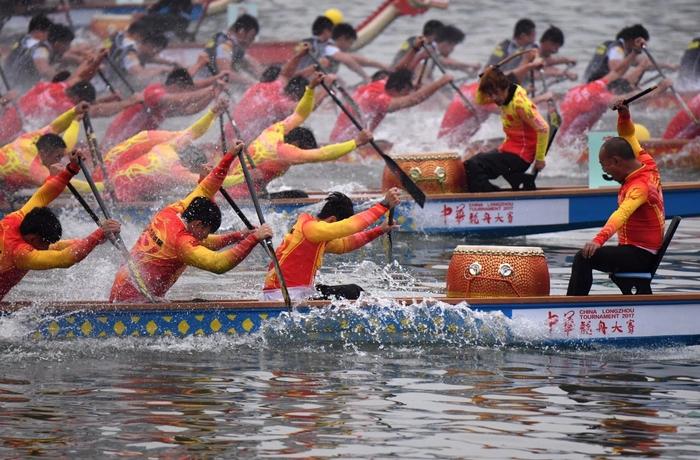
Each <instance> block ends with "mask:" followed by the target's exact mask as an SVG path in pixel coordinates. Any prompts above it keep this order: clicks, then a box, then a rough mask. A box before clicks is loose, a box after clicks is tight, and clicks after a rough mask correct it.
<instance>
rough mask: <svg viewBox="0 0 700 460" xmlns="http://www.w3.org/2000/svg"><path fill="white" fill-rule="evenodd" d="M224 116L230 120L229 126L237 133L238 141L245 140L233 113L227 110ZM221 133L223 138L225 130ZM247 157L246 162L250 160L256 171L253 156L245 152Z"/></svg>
mask: <svg viewBox="0 0 700 460" xmlns="http://www.w3.org/2000/svg"><path fill="white" fill-rule="evenodd" d="M224 114H226V118H228V122H229V124H230V125H231V128H233V132H234V133H236V137H237V138H238V139H240V140H243V134H242V133H241V130H240V128H239V127H238V124H237V123H236V120H234V119H233V117H232V116H231V112H229V110H228V109H226V110H225V111H224ZM220 125H221V126H223V121H222V122H221V123H220ZM221 132H222V136H223V135H224V134H223V132H224V131H223V129H222V130H221ZM224 151H225V150H224ZM245 157H246V160H248V163H250V167H251V168H253V169H255V168H256V166H255V162H254V161H253V157H251V156H250V155H249V154H248V151H246V152H245Z"/></svg>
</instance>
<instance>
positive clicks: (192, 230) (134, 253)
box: [109, 141, 272, 302]
mask: <svg viewBox="0 0 700 460" xmlns="http://www.w3.org/2000/svg"><path fill="white" fill-rule="evenodd" d="M241 149H243V143H242V142H240V141H237V142H236V143H235V144H234V146H233V148H232V149H231V150H230V151H229V152H227V153H226V154H225V155H224V156H223V157H222V158H221V161H219V163H218V165H217V166H216V167H215V168H214V169H213V170H212V171H211V172H210V173H209V174H208V175H207V176H206V177H205V178H204V179H203V180H202V181H201V182H200V183H199V185H197V186H196V187H195V189H194V190H193V191H192V192H191V193H190V194H189V195H187V197H185V198H184V199H183V200H180V201H178V202H175V203H173V204H171V205H169V206H167V207H165V208H164V209H162V210H161V211H159V212H158V213H157V214H156V215H155V216H154V217H153V219H152V220H151V222H150V223H149V224H148V227H146V229H145V230H144V231H143V233H141V236H139V239H138V240H137V241H136V244H135V245H134V247H133V248H132V249H131V257H132V259H133V260H134V262H135V265H136V270H138V272H139V273H140V274H141V276H142V277H143V281H144V283H145V285H146V288H147V289H148V291H149V292H150V294H151V295H152V296H154V297H156V298H160V297H162V296H164V295H165V293H166V292H168V289H170V287H171V286H172V285H173V284H175V282H176V281H177V280H178V278H179V277H180V275H181V274H182V272H183V271H184V270H185V268H187V266H192V267H196V268H199V269H202V270H206V271H209V272H212V273H217V274H222V273H225V272H227V271H229V270H231V269H232V268H234V267H235V266H236V265H238V264H239V263H240V262H241V261H242V260H243V259H245V258H246V256H248V254H249V253H250V251H252V250H253V248H254V247H255V245H256V244H257V243H258V242H259V241H261V240H263V239H265V238H269V237H271V236H272V229H271V228H270V226H269V225H267V224H265V225H262V226H261V227H259V228H257V229H255V230H253V231H243V232H230V233H226V234H222V235H214V234H213V233H214V232H216V231H217V230H218V229H219V226H220V225H221V210H220V209H219V207H218V206H217V204H216V203H215V202H214V201H213V198H214V195H215V194H216V193H217V192H218V190H219V188H220V187H221V183H222V182H223V180H224V178H225V177H226V173H227V172H228V169H229V167H230V166H231V163H232V162H233V160H234V158H235V156H236V154H237V153H238V152H239V151H240V150H241ZM234 243H237V244H236V245H235V246H233V247H230V248H228V249H225V250H223V251H218V250H219V249H223V248H225V247H227V246H230V245H232V244H234ZM109 300H110V302H139V301H145V300H146V299H145V298H144V296H143V294H141V292H140V291H139V289H138V288H137V287H136V286H134V284H133V283H132V281H131V278H130V275H129V270H128V269H127V267H126V265H122V267H120V269H119V271H118V272H117V274H116V277H115V279H114V284H113V285H112V290H111V293H110V295H109Z"/></svg>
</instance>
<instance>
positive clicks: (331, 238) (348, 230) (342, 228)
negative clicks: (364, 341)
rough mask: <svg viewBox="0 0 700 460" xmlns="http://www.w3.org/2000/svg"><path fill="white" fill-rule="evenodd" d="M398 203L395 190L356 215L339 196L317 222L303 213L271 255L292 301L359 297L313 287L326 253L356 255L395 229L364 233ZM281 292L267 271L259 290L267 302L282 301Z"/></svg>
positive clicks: (349, 290)
mask: <svg viewBox="0 0 700 460" xmlns="http://www.w3.org/2000/svg"><path fill="white" fill-rule="evenodd" d="M399 201H400V200H399V189H397V188H392V189H390V190H389V191H388V192H387V193H386V195H385V196H384V199H383V200H382V201H380V202H379V203H376V204H375V205H373V206H372V207H370V208H369V209H367V210H366V211H362V212H358V213H357V214H355V210H354V209H353V204H352V200H350V198H348V197H347V196H346V195H344V194H342V193H340V192H333V193H331V194H330V195H328V197H327V198H326V199H325V202H324V204H323V207H322V208H321V211H320V212H319V213H318V214H317V215H316V217H314V216H312V215H311V214H307V213H303V214H301V215H300V216H299V218H298V219H297V221H296V223H295V224H294V226H293V227H292V229H291V230H290V231H289V233H287V234H286V235H285V237H284V240H283V241H282V244H281V245H280V246H279V247H278V248H277V251H275V252H276V254H277V258H278V259H279V261H280V267H281V269H282V270H281V271H282V276H284V280H285V281H286V285H287V289H288V291H289V295H290V297H291V298H292V299H293V300H300V299H305V298H331V297H340V298H346V299H356V298H358V297H359V295H360V293H361V292H362V288H361V287H359V286H357V285H355V284H348V285H336V286H327V285H316V284H315V278H316V272H317V271H318V269H319V268H321V265H322V264H323V256H324V254H325V253H326V252H328V253H333V254H344V253H347V252H351V251H354V250H355V249H358V248H361V247H362V246H364V245H366V244H367V243H369V242H371V241H372V240H374V239H376V238H378V237H380V236H382V235H384V234H386V233H388V232H390V231H391V230H392V229H393V228H395V227H397V226H394V225H389V223H388V220H385V221H384V222H383V223H382V225H378V226H375V227H373V228H371V229H368V227H370V226H371V225H372V224H373V223H375V222H377V221H378V220H380V219H381V218H382V216H383V215H384V214H386V213H387V212H388V211H389V210H390V209H392V208H394V207H395V206H397V205H398V204H399ZM280 289H281V288H280V282H279V279H278V277H277V274H276V272H275V270H274V269H273V268H272V267H270V268H269V270H268V272H267V277H266V278H265V286H264V288H263V296H264V298H265V300H282V293H281V290H280Z"/></svg>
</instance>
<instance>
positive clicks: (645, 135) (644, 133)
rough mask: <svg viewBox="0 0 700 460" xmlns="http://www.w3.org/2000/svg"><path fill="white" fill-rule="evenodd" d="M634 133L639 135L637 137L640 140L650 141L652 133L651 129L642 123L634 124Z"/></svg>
mask: <svg viewBox="0 0 700 460" xmlns="http://www.w3.org/2000/svg"><path fill="white" fill-rule="evenodd" d="M634 135H635V136H637V139H638V140H640V141H648V140H649V139H651V134H649V130H648V129H647V127H646V126H644V125H643V124H641V123H635V124H634Z"/></svg>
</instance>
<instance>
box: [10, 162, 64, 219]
mask: <svg viewBox="0 0 700 460" xmlns="http://www.w3.org/2000/svg"><path fill="white" fill-rule="evenodd" d="M73 175H74V174H73V173H72V172H70V171H68V170H67V169H64V170H63V171H61V172H60V173H58V174H57V175H55V176H50V177H49V178H48V179H46V181H45V182H44V185H42V186H41V187H39V189H38V190H37V191H36V192H34V195H32V197H31V198H30V199H29V201H27V202H26V203H25V204H24V206H22V208H21V209H20V212H21V213H22V215H23V216H26V215H27V214H28V213H29V211H31V210H32V209H34V208H42V207H44V206H48V205H49V204H50V203H51V202H52V201H53V200H55V199H56V197H58V196H59V195H60V194H61V193H62V192H63V190H64V189H65V188H66V185H68V181H70V179H71V177H73Z"/></svg>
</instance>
